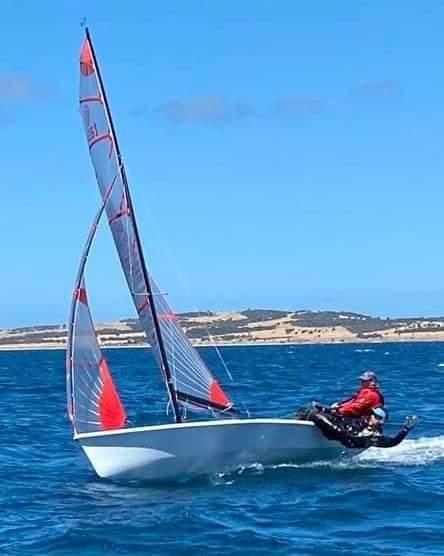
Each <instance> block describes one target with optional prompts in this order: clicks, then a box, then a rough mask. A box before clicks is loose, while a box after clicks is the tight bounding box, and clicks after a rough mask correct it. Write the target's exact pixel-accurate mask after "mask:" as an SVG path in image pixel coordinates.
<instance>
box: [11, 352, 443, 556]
mask: <svg viewBox="0 0 444 556" xmlns="http://www.w3.org/2000/svg"><path fill="white" fill-rule="evenodd" d="M356 348H357V346H356V345H335V346H329V345H319V346H293V347H292V348H291V349H289V348H288V346H287V347H286V346H282V347H279V346H271V347H267V348H260V347H257V348H253V347H245V348H241V347H231V348H229V349H227V350H226V351H224V350H223V349H222V352H223V355H224V356H225V358H226V360H227V364H228V366H229V368H230V370H231V371H232V373H233V375H234V377H235V383H234V384H232V385H228V388H227V390H229V391H230V393H232V395H233V398H234V399H235V400H236V401H243V402H244V403H245V405H246V406H248V407H249V408H250V409H251V411H252V413H254V414H258V413H260V412H262V414H264V413H268V414H270V413H272V412H276V413H278V412H279V414H285V413H286V412H288V413H289V412H290V411H291V410H293V408H295V407H300V406H302V405H305V404H306V403H307V400H311V399H322V400H326V401H329V400H331V401H333V400H336V399H340V397H344V396H346V395H347V394H349V393H350V391H352V389H353V388H354V387H355V385H356V376H357V375H358V374H359V372H361V370H362V360H363V358H365V357H371V359H372V368H374V369H375V370H376V371H377V373H378V375H379V376H380V378H381V383H382V385H383V389H384V394H385V396H386V399H387V403H388V404H389V406H390V410H391V417H392V419H391V422H390V424H391V425H393V426H394V427H395V423H398V424H399V423H401V422H402V420H403V418H404V415H405V414H406V413H407V412H412V413H420V415H421V422H420V424H419V425H418V427H417V428H416V429H415V430H414V431H413V432H412V437H413V438H412V437H409V438H408V439H407V440H405V441H404V442H403V443H401V444H400V445H399V446H397V447H395V448H388V449H371V450H368V451H367V452H363V453H361V454H360V455H358V456H355V457H347V458H344V459H342V460H340V461H334V462H333V461H330V462H325V461H324V462H313V463H305V464H297V465H296V464H292V463H291V462H289V463H287V464H281V465H275V466H267V465H262V464H261V463H259V462H258V463H257V464H255V465H251V466H248V467H243V468H239V469H237V470H235V471H232V472H230V473H221V474H217V475H215V476H213V477H211V478H210V480H209V479H208V477H205V478H202V479H199V480H196V481H190V482H187V483H181V484H174V485H162V486H158V485H157V486H153V485H148V484H146V483H144V484H143V483H137V482H135V483H134V484H116V483H113V482H107V481H102V480H100V479H98V478H97V477H96V476H95V474H94V472H93V471H92V469H91V468H90V466H89V464H88V461H87V459H86V458H85V457H84V455H83V454H82V452H81V450H80V449H79V448H78V446H76V445H75V444H74V443H73V442H72V440H71V434H70V431H69V425H68V423H67V419H66V415H65V393H64V355H63V352H32V353H30V352H21V353H5V352H3V353H0V384H1V385H2V396H1V397H0V415H1V425H2V429H1V432H2V449H1V450H0V480H2V490H1V491H0V504H1V507H2V512H3V513H2V519H1V520H0V553H1V554H2V556H3V554H5V555H7V556H16V555H17V556H23V555H26V554H32V556H40V555H42V556H55V555H61V554H63V555H64V556H71V555H72V556H74V555H76V556H77V555H78V554H82V555H83V554H85V555H86V556H102V555H103V554H104V553H110V554H111V553H112V554H117V553H118V554H131V555H132V556H133V555H139V554H140V555H142V554H156V555H166V556H169V555H170V554H184V555H185V554H189V553H191V552H193V556H209V555H210V556H211V555H219V554H221V553H223V552H230V553H231V554H233V556H238V555H243V554H250V553H255V552H257V553H258V554H259V553H263V554H271V553H273V554H275V555H276V556H287V555H288V556H293V555H294V554H296V553H297V554H303V555H304V556H318V555H319V554H328V555H334V556H336V555H338V556H339V555H340V556H363V555H365V556H367V555H368V554H385V555H387V556H389V555H390V556H399V555H401V554H402V556H413V555H415V556H416V555H417V554H421V555H423V554H424V555H425V554H430V555H432V554H433V555H435V554H442V553H443V550H442V547H443V544H442V542H443V537H442V508H443V507H444V486H443V485H444V436H443V435H442V432H443V423H442V421H440V416H441V413H442V400H441V395H440V393H441V392H442V376H443V375H442V373H441V369H438V367H437V363H439V362H440V361H444V344H442V343H437V344H422V343H421V344H402V343H400V344H391V345H390V348H389V349H390V357H385V356H384V355H385V352H384V350H385V349H388V346H386V347H385V348H382V347H377V348H375V350H374V353H371V354H369V355H365V354H362V355H357V354H356V353H355V352H354V350H355V349H356ZM358 349H362V347H361V348H359V347H358ZM365 349H371V348H365ZM202 354H203V355H204V357H205V359H206V361H207V362H208V364H209V366H210V367H211V368H212V369H214V370H215V373H216V374H217V375H218V376H220V377H223V376H224V375H223V371H224V370H223V368H222V367H220V368H218V364H219V359H218V356H217V355H213V356H212V355H211V352H210V350H209V349H204V350H202ZM146 355H147V354H146V352H145V350H119V349H116V350H113V351H112V352H110V353H109V361H110V367H111V369H112V370H113V372H114V374H115V376H116V380H117V382H118V384H119V389H120V390H121V392H122V395H123V396H124V398H125V404H126V405H127V406H128V408H129V409H130V411H131V412H132V413H131V417H132V420H134V421H135V423H136V424H140V423H141V422H143V423H150V422H158V419H161V418H163V419H165V420H167V419H168V417H166V416H165V415H164V407H165V403H166V400H167V394H166V391H165V389H164V388H163V384H162V382H161V380H160V377H159V372H158V369H157V368H156V367H155V365H154V361H153V362H152V363H150V362H149V361H148V364H147V360H146ZM273 365H274V366H273ZM440 366H441V367H443V366H444V363H443V364H440ZM431 369H432V370H433V371H432V372H431ZM24 377H25V380H24ZM424 377H427V380H425V378H424ZM287 410H288V411H287ZM159 416H161V417H159ZM396 426H398V425H396ZM416 435H420V437H419V438H416V439H415V438H414V437H415V436H416ZM357 538H358V539H359V538H362V539H365V543H357V542H356V539H357Z"/></svg>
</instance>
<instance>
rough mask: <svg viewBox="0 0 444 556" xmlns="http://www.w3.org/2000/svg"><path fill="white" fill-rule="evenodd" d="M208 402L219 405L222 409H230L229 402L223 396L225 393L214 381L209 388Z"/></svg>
mask: <svg viewBox="0 0 444 556" xmlns="http://www.w3.org/2000/svg"><path fill="white" fill-rule="evenodd" d="M210 401H211V402H213V403H214V404H216V405H221V406H223V407H227V408H228V407H230V405H231V402H230V400H229V399H228V398H227V396H226V395H225V392H224V391H223V390H222V388H221V387H220V385H219V383H218V382H217V380H214V381H213V383H212V384H211V388H210Z"/></svg>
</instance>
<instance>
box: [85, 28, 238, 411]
mask: <svg viewBox="0 0 444 556" xmlns="http://www.w3.org/2000/svg"><path fill="white" fill-rule="evenodd" d="M80 112H81V115H82V119H83V124H84V129H85V134H86V140H87V145H88V150H89V154H90V157H91V161H92V164H93V167H94V171H95V175H96V179H97V183H98V186H99V190H100V194H101V196H102V199H105V198H106V197H108V198H107V202H106V203H105V205H106V206H105V212H106V217H107V220H108V223H109V226H110V230H111V233H112V236H113V239H114V243H115V246H116V249H117V253H118V256H119V259H120V263H121V266H122V270H123V273H124V275H125V278H126V282H127V284H128V288H129V290H130V293H131V296H132V299H133V303H134V306H135V308H136V311H137V314H138V316H139V321H140V324H141V327H142V329H143V331H144V332H145V335H146V338H147V340H148V342H149V343H150V345H151V347H152V349H153V353H154V356H155V359H156V361H157V363H158V365H159V368H160V370H161V374H162V375H163V378H164V381H165V385H166V388H167V391H168V395H169V398H170V402H171V403H172V406H173V409H174V413H175V418H176V421H180V413H179V408H178V404H179V403H182V404H184V405H186V406H187V407H193V406H196V407H198V408H200V409H201V408H202V407H205V408H207V409H209V410H214V411H229V410H231V408H232V404H231V402H230V400H229V399H228V397H227V396H226V395H225V394H224V393H223V395H218V396H216V397H215V396H214V391H215V390H214V388H215V387H214V386H213V385H214V383H215V380H214V378H213V376H212V374H211V372H210V371H209V369H208V368H207V366H206V364H205V363H204V361H203V360H202V358H201V357H200V356H199V354H198V353H197V351H196V350H195V349H194V347H193V346H192V345H191V343H190V342H189V340H188V338H187V337H186V336H185V334H184V332H183V330H182V328H181V326H180V323H179V319H178V317H177V316H176V315H175V313H174V312H173V310H172V309H171V307H170V305H169V303H168V301H167V300H166V297H165V295H164V294H163V293H161V291H160V289H159V288H158V286H157V284H156V282H155V281H154V279H153V277H152V275H151V273H150V272H149V271H148V269H147V266H146V264H145V259H144V255H143V251H142V246H141V241H140V236H139V232H138V228H137V223H136V218H135V214H134V209H133V205H132V200H131V195H130V192H129V188H128V183H127V179H126V173H125V167H124V164H123V162H122V158H121V154H120V149H119V145H118V141H117V137H116V133H115V129H114V125H113V122H112V118H111V114H110V112H109V106H108V101H107V98H106V94H105V91H104V88H103V82H102V79H101V75H100V71H99V68H98V66H97V60H96V56H95V53H94V49H93V47H92V43H91V37H90V35H89V32H88V31H87V32H86V38H85V41H84V43H83V46H82V49H81V54H80ZM110 184H112V186H111V191H110V192H109V189H110ZM219 388H220V387H219ZM221 391H222V390H221ZM179 392H180V393H181V396H179V395H178V393H179ZM216 398H217V399H216ZM193 399H194V400H195V401H194V402H193ZM196 400H198V402H197V401H196ZM221 401H222V402H223V403H219V402H221Z"/></svg>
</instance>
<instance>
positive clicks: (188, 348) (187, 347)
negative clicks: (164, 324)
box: [163, 327, 211, 375]
mask: <svg viewBox="0 0 444 556" xmlns="http://www.w3.org/2000/svg"><path fill="white" fill-rule="evenodd" d="M163 332H165V334H168V337H169V339H170V340H171V343H174V340H177V341H178V342H177V343H178V344H180V347H181V349H182V353H183V354H184V357H185V356H186V357H188V360H189V362H190V363H193V362H194V366H195V367H197V368H199V369H202V370H203V371H205V374H206V375H211V373H210V372H209V370H208V368H207V366H206V365H205V363H204V361H203V360H202V359H201V357H200V356H199V354H198V353H197V351H196V350H195V348H194V347H193V346H192V345H191V344H190V343H189V341H187V338H186V336H184V334H183V333H182V331H181V330H179V329H178V328H177V327H175V328H172V327H168V328H166V329H165V330H164V331H163Z"/></svg>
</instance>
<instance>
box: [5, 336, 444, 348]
mask: <svg viewBox="0 0 444 556" xmlns="http://www.w3.org/2000/svg"><path fill="white" fill-rule="evenodd" d="M402 343H409V344H410V343H444V335H443V336H442V337H440V338H430V337H428V338H421V337H419V338H418V337H416V338H399V339H397V338H387V339H379V338H378V339H373V338H372V339H360V338H353V339H349V338H347V339H343V340H330V341H327V340H318V341H316V340H312V341H297V342H295V341H288V342H282V341H264V342H257V341H254V342H214V343H198V344H193V346H194V347H195V348H212V347H213V348H215V347H217V348H220V347H224V348H225V347H261V346H264V347H266V346H291V347H294V346H316V345H322V346H325V345H336V346H337V345H353V344H356V345H375V344H402ZM100 348H101V349H103V350H108V349H111V350H112V349H151V347H150V345H149V344H137V345H134V344H133V345H128V344H121V345H106V344H104V345H101V346H100ZM11 351H18V352H21V351H66V345H63V346H60V345H57V346H56V345H50V344H48V345H44V344H39V345H37V344H17V345H6V346H0V352H11Z"/></svg>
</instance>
